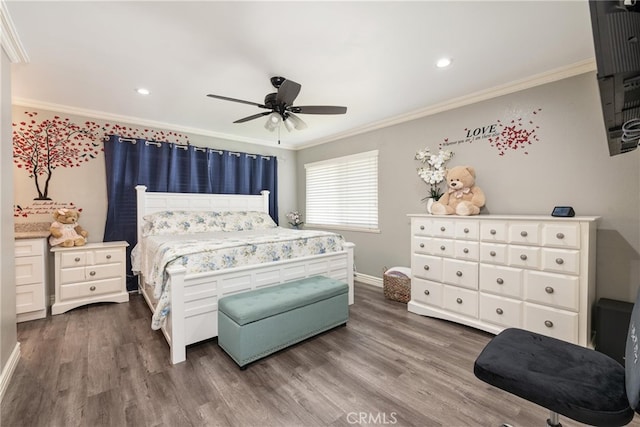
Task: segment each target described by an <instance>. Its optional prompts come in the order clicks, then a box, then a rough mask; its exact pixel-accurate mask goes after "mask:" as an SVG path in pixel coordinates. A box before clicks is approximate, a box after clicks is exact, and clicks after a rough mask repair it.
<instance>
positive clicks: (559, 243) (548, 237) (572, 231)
mask: <svg viewBox="0 0 640 427" xmlns="http://www.w3.org/2000/svg"><path fill="white" fill-rule="evenodd" d="M542 244H543V245H544V246H555V247H559V248H569V249H579V248H580V225H579V224H545V225H543V227H542Z"/></svg>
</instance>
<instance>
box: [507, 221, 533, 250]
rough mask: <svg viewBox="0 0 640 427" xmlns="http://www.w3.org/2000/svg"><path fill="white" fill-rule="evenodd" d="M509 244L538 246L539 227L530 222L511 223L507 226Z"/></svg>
mask: <svg viewBox="0 0 640 427" xmlns="http://www.w3.org/2000/svg"><path fill="white" fill-rule="evenodd" d="M509 243H517V244H522V245H539V244H540V225H539V224H538V223H532V222H512V223H511V224H509Z"/></svg>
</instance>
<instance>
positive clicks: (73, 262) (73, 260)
mask: <svg viewBox="0 0 640 427" xmlns="http://www.w3.org/2000/svg"><path fill="white" fill-rule="evenodd" d="M87 253H88V252H85V251H82V252H80V251H79V252H65V253H63V254H61V255H60V267H62V268H67V267H79V266H83V265H86V264H87V258H88V257H87Z"/></svg>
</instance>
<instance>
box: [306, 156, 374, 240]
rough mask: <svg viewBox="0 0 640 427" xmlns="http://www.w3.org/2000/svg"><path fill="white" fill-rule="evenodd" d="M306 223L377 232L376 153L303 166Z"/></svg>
mask: <svg viewBox="0 0 640 427" xmlns="http://www.w3.org/2000/svg"><path fill="white" fill-rule="evenodd" d="M304 167H305V170H306V178H307V200H306V211H307V212H306V216H307V224H314V225H327V226H335V227H345V228H359V229H367V230H377V229H378V151H377V150H374V151H368V152H365V153H360V154H354V155H351V156H345V157H339V158H335V159H330V160H324V161H321V162H315V163H308V164H306V165H304Z"/></svg>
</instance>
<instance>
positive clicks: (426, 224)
mask: <svg viewBox="0 0 640 427" xmlns="http://www.w3.org/2000/svg"><path fill="white" fill-rule="evenodd" d="M432 226H433V223H432V222H431V219H426V218H416V219H414V220H413V221H411V234H412V235H414V236H430V235H431V227H432Z"/></svg>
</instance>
